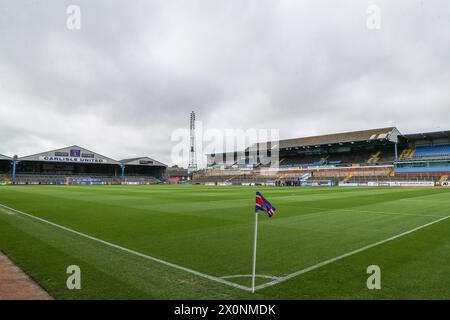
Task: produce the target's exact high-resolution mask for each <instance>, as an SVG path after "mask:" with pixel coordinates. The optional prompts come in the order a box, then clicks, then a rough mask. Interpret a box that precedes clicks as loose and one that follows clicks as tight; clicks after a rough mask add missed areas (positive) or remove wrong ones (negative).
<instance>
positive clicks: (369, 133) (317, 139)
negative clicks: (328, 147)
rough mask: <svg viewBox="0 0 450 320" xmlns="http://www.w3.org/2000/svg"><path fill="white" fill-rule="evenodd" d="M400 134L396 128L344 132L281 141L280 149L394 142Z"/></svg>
mask: <svg viewBox="0 0 450 320" xmlns="http://www.w3.org/2000/svg"><path fill="white" fill-rule="evenodd" d="M399 134H400V132H399V131H398V130H397V128H395V127H389V128H381V129H371V130H363V131H352V132H343V133H335V134H326V135H321V136H314V137H305V138H297V139H286V140H280V145H279V148H280V149H284V148H292V147H308V146H316V145H325V144H339V143H346V142H360V141H375V140H390V141H392V140H391V139H393V138H394V140H395V141H396V139H397V135H399ZM395 141H393V142H395Z"/></svg>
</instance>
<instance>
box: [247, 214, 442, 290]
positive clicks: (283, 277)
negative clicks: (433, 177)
mask: <svg viewBox="0 0 450 320" xmlns="http://www.w3.org/2000/svg"><path fill="white" fill-rule="evenodd" d="M448 218H450V216H446V217H443V218H441V219H437V220H434V221H431V222H429V223H427V224H424V225H421V226H419V227H416V228H414V229H411V230H408V231H405V232H402V233H400V234H397V235H395V236H393V237H390V238H387V239H384V240H381V241H378V242H375V243H372V244H369V245H367V246H364V247H362V248H359V249H356V250H353V251H350V252H348V253H345V254H343V255H340V256H337V257H335V258H331V259H328V260H325V261H322V262H319V263H318V264H315V265H313V266H311V267H308V268H305V269H302V270H299V271H296V272H293V273H291V274H288V275H286V276H282V277H279V278H278V279H277V280H274V281H271V282H267V283H264V284H261V285H259V286H256V287H255V290H259V289H263V288H267V287H270V286H273V285H276V284H278V283H280V282H284V281H287V280H289V279H292V278H294V277H296V276H299V275H301V274H303V273H307V272H310V271H313V270H315V269H318V268H320V267H323V266H325V265H328V264H330V263H333V262H336V261H338V260H341V259H344V258H347V257H349V256H351V255H354V254H356V253H360V252H363V251H366V250H369V249H371V248H373V247H376V246H379V245H381V244H384V243H386V242H389V241H392V240H395V239H398V238H400V237H403V236H406V235H408V234H410V233H413V232H415V231H417V230H420V229H423V228H426V227H428V226H431V225H433V224H435V223H438V222H441V221H443V220H445V219H448Z"/></svg>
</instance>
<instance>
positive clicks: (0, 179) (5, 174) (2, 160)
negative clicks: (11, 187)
mask: <svg viewBox="0 0 450 320" xmlns="http://www.w3.org/2000/svg"><path fill="white" fill-rule="evenodd" d="M11 160H12V159H11V158H10V157H7V156H4V155H2V154H0V185H1V184H6V183H9V181H10V178H9V174H10V171H11Z"/></svg>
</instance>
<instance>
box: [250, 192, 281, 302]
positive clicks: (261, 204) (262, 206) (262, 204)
mask: <svg viewBox="0 0 450 320" xmlns="http://www.w3.org/2000/svg"><path fill="white" fill-rule="evenodd" d="M275 210H276V209H275V207H273V206H272V205H271V204H270V202H269V201H267V200H266V198H264V197H263V195H262V194H261V193H259V192H258V191H256V207H255V235H254V238H253V270H252V292H253V293H254V292H255V278H256V242H257V239H258V211H265V212H267V215H268V216H269V218H272V217H273V215H274V214H275Z"/></svg>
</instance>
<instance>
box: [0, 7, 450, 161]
mask: <svg viewBox="0 0 450 320" xmlns="http://www.w3.org/2000/svg"><path fill="white" fill-rule="evenodd" d="M373 4H374V5H377V6H378V7H379V8H380V9H381V16H380V17H381V20H380V21H381V25H380V26H381V28H380V29H369V28H368V27H367V19H368V18H369V16H371V15H370V14H367V12H366V10H367V8H368V6H369V5H373ZM69 5H78V6H79V7H80V9H81V29H80V30H69V29H68V28H67V26H66V22H67V19H68V17H69V14H67V13H66V10H67V7H68V6H69ZM449 88H450V2H449V1H448V0H442V1H438V0H427V1H418V0H404V1H401V0H396V1H392V0H387V1H375V0H373V1H365V0H352V1H345V0H340V1H336V0H330V1H319V0H309V1H307V0H303V1H301V0H293V1H290V0H289V1H287V0H286V1H284V0H281V1H280V0H272V1H266V0H232V1H230V0H223V1H219V0H203V1H194V0H185V1H181V0H179V1H170V0H162V1H155V0H146V1H137V0H133V1H125V0H123V1H112V0H107V1H106V0H105V1H99V0H95V1H94V0H86V1H77V0H71V1H62V0H54V1H49V0H37V1H31V0H30V1H26V0H0V153H3V154H7V155H13V154H18V155H19V156H24V155H28V154H32V153H37V152H42V151H46V150H50V149H56V148H60V147H64V146H67V145H72V144H78V145H80V146H84V147H86V148H88V149H91V150H93V151H96V152H99V153H101V154H105V155H108V156H111V157H113V158H116V159H121V158H128V157H134V156H141V155H148V156H151V157H154V158H156V159H158V160H160V161H163V162H166V163H169V164H170V162H171V160H170V152H171V149H172V147H173V144H174V143H173V142H172V141H171V134H172V132H173V131H174V130H176V129H178V128H186V129H187V128H188V126H189V122H188V121H189V112H190V111H191V110H195V111H196V112H197V118H198V119H199V120H202V121H203V123H204V126H206V127H207V128H217V129H225V128H244V129H245V128H249V127H251V128H279V129H280V137H281V138H294V137H301V136H306V135H314V134H323V133H334V132H338V131H352V130H360V129H369V128H376V127H387V126H397V127H398V128H399V130H400V131H401V132H402V133H413V132H419V131H436V130H446V129H450V122H449V119H450V89H449Z"/></svg>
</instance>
